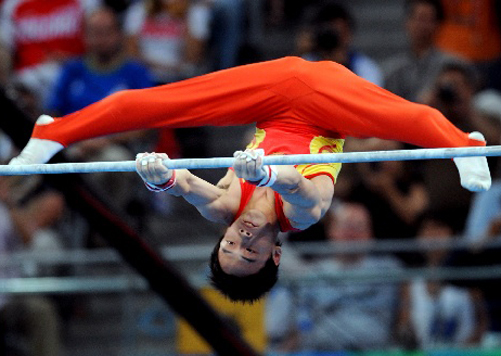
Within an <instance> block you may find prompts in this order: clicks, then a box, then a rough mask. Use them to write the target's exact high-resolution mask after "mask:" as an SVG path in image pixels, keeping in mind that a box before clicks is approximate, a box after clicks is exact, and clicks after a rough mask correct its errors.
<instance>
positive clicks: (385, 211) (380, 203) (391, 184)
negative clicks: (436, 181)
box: [343, 139, 430, 239]
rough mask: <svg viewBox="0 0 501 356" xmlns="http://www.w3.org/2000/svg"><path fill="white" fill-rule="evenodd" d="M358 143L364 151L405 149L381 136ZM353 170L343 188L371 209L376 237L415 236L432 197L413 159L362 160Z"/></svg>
mask: <svg viewBox="0 0 501 356" xmlns="http://www.w3.org/2000/svg"><path fill="white" fill-rule="evenodd" d="M358 145H359V147H358V149H359V150H362V151H367V150H369V151H372V150H375V151H381V150H398V149H403V148H404V145H403V144H402V143H399V142H395V141H385V140H380V139H370V140H367V141H365V142H363V143H358ZM350 173H351V176H350V177H349V179H348V180H349V182H346V180H345V182H344V183H343V184H344V185H348V188H344V189H345V190H348V192H347V193H345V194H346V195H347V197H348V198H349V199H351V200H354V201H358V202H360V203H362V204H364V205H365V206H366V207H367V208H368V209H369V211H370V213H371V216H372V218H373V223H372V225H373V231H374V237H376V238H378V239H395V238H396V239H398V238H409V237H413V236H415V234H416V231H417V223H418V217H419V216H420V215H421V214H422V212H423V211H424V210H425V209H426V208H427V206H428V204H429V202H430V196H429V194H428V191H427V189H426V186H425V185H424V182H423V179H422V177H421V176H420V172H419V171H418V170H417V169H416V167H415V165H413V164H412V162H406V161H386V162H377V163H359V164H357V165H356V167H353V168H352V172H350ZM345 178H346V177H345ZM389 221H391V224H390V223H388V222H389Z"/></svg>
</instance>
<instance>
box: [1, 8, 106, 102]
mask: <svg viewBox="0 0 501 356" xmlns="http://www.w3.org/2000/svg"><path fill="white" fill-rule="evenodd" d="M100 4H101V0H51V1H45V0H5V1H4V2H3V3H1V4H0V13H1V14H2V21H0V41H1V42H3V43H4V44H5V46H6V47H7V48H8V49H9V51H10V54H11V57H12V62H13V70H14V74H15V78H16V80H18V81H20V82H22V83H23V84H24V85H26V86H27V87H28V88H29V89H30V90H32V91H33V92H34V93H35V94H36V95H38V96H40V98H39V99H40V100H45V99H46V98H45V95H44V94H45V93H46V92H47V88H50V87H51V86H52V85H53V84H54V82H55V79H56V77H57V74H58V71H59V68H60V65H61V64H62V63H63V62H64V61H66V60H67V59H69V58H72V57H75V56H79V55H81V54H82V53H83V52H84V43H83V23H84V17H85V16H86V14H89V13H90V12H91V11H93V10H95V9H97V7H98V6H99V5H100ZM42 104H43V103H42Z"/></svg>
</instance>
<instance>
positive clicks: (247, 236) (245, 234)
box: [238, 229, 254, 243]
mask: <svg viewBox="0 0 501 356" xmlns="http://www.w3.org/2000/svg"><path fill="white" fill-rule="evenodd" d="M238 232H239V233H240V237H242V241H243V242H247V243H249V242H251V241H252V238H253V237H254V235H253V234H252V232H250V231H247V230H244V229H239V230H238Z"/></svg>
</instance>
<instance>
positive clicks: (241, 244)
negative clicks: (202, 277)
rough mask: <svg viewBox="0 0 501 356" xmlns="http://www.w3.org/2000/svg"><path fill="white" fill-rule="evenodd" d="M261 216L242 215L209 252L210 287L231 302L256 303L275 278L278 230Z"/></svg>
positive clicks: (276, 274)
mask: <svg viewBox="0 0 501 356" xmlns="http://www.w3.org/2000/svg"><path fill="white" fill-rule="evenodd" d="M261 214H262V213H260V212H259V211H256V210H251V211H249V212H246V213H244V214H242V215H241V216H240V217H239V218H238V219H237V220H235V221H234V222H233V224H231V225H230V226H229V227H228V229H227V230H226V232H225V233H224V235H223V236H222V237H221V238H220V239H219V241H218V242H217V244H216V246H214V250H213V251H212V255H211V260H210V268H211V272H212V275H211V277H210V279H211V282H212V285H213V286H214V287H215V288H216V289H218V290H219V291H220V292H221V293H223V294H224V295H225V296H227V297H228V298H230V299H231V300H233V301H241V302H250V303H252V302H254V301H256V300H258V299H259V298H261V297H262V296H263V295H264V294H265V293H266V292H268V291H269V290H270V289H271V288H272V287H273V285H274V284H275V283H276V281H277V278H278V266H279V264H280V257H281V255H282V248H281V247H280V246H281V243H280V241H279V240H278V232H279V228H278V226H276V224H271V223H269V222H267V221H266V219H265V217H264V215H263V216H262V215H261Z"/></svg>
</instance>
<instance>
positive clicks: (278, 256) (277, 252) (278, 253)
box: [271, 246, 282, 266]
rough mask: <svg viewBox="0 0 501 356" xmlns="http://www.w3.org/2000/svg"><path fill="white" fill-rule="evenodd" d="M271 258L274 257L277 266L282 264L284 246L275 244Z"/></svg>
mask: <svg viewBox="0 0 501 356" xmlns="http://www.w3.org/2000/svg"><path fill="white" fill-rule="evenodd" d="M271 258H272V259H273V262H275V265H276V266H278V265H280V259H281V258H282V247H280V246H275V247H274V248H273V252H272V255H271Z"/></svg>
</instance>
